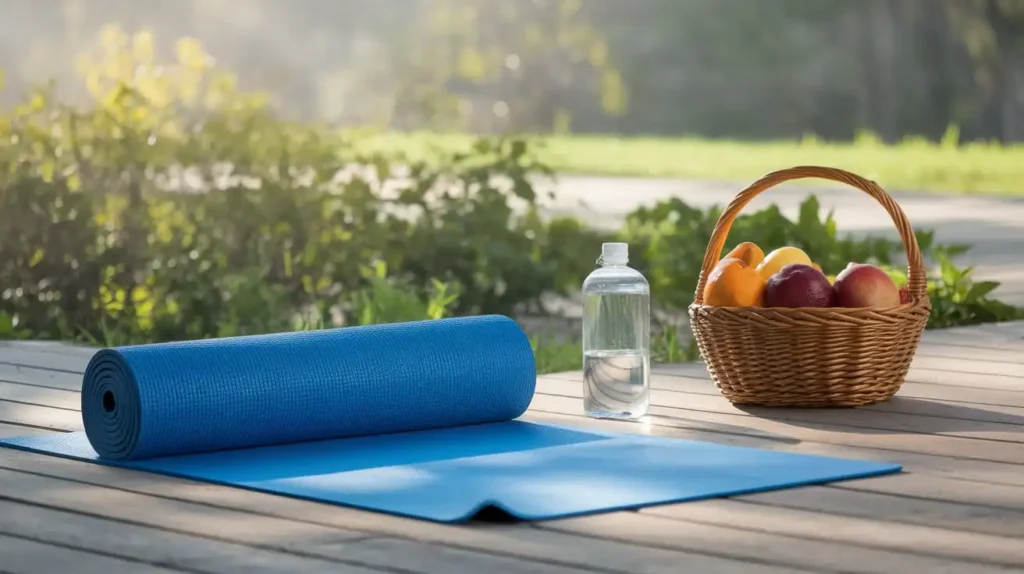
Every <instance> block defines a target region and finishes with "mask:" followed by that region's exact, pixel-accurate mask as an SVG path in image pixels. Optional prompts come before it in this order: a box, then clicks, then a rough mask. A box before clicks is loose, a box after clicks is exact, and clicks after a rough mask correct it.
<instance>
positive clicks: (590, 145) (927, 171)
mask: <svg viewBox="0 0 1024 574" xmlns="http://www.w3.org/2000/svg"><path fill="white" fill-rule="evenodd" d="M536 139H537V141H538V142H539V143H540V144H541V146H542V147H541V148H539V151H540V154H541V156H542V158H543V159H544V161H545V162H546V163H548V165H550V166H552V167H553V168H555V169H556V170H557V171H559V172H562V173H577V174H592V175H618V176H648V177H679V178H694V179H714V180H737V181H749V180H751V179H753V178H756V177H758V176H760V175H762V174H764V173H766V172H769V171H773V170H776V169H781V168H785V167H790V166H794V165H806V164H816V165H825V166H831V167H839V168H843V169H847V170H850V171H853V172H855V173H857V174H860V175H862V176H865V177H869V178H871V179H874V180H875V181H877V182H878V183H879V184H881V185H882V186H883V187H885V188H887V189H889V190H892V191H897V190H909V191H932V192H936V193H947V194H962V193H970V194H993V195H1024V145H1016V146H1000V145H997V144H968V145H963V146H956V145H954V144H953V143H952V142H954V141H955V134H951V137H950V138H949V139H948V140H947V141H946V142H944V143H941V144H937V143H931V142H927V141H924V140H908V141H906V142H904V143H901V144H899V145H893V146H889V145H884V144H882V143H880V142H879V141H878V140H877V139H875V138H872V137H870V136H866V137H862V138H859V139H858V141H856V142H852V143H826V142H822V141H817V140H813V139H805V140H803V141H776V142H743V141H728V140H702V139H691V138H678V139H658V138H618V137H599V136H554V137H544V138H536ZM374 142H375V143H374V146H375V147H376V146H378V145H379V146H387V147H391V148H394V147H398V148H401V149H404V150H406V151H408V152H409V153H410V154H412V155H413V156H419V157H422V155H421V154H423V153H425V152H426V151H427V150H428V149H429V148H430V147H431V146H438V147H441V148H444V149H448V150H451V149H455V148H468V146H469V144H470V142H471V138H470V136H466V135H456V134H425V133H415V134H386V135H382V136H378V137H376V138H374Z"/></svg>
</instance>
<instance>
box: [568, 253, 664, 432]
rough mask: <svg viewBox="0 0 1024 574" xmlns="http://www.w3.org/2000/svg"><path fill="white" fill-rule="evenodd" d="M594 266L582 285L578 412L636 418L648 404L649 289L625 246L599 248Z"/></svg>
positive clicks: (601, 416) (595, 415)
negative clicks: (581, 356) (581, 384)
mask: <svg viewBox="0 0 1024 574" xmlns="http://www.w3.org/2000/svg"><path fill="white" fill-rule="evenodd" d="M597 263H598V265H599V267H598V268H597V269H595V270H594V271H593V272H592V273H591V274H590V275H589V276H588V277H587V279H586V280H585V281H584V282H583V408H584V411H585V412H586V414H587V415H588V416H591V417H596V418H618V419H638V418H640V417H643V416H644V415H645V414H647V409H648V408H649V407H650V401H651V399H650V396H651V384H650V377H651V375H650V371H651V359H650V330H651V289H650V286H649V285H648V283H647V279H645V278H644V276H643V274H641V273H640V272H639V271H637V270H636V269H633V268H631V267H629V265H628V263H629V245H627V244H625V243H605V244H603V245H602V246H601V258H600V259H598V260H597Z"/></svg>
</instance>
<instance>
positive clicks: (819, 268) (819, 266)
mask: <svg viewBox="0 0 1024 574" xmlns="http://www.w3.org/2000/svg"><path fill="white" fill-rule="evenodd" d="M811 267H814V268H815V269H817V270H818V271H821V265H818V264H817V263H814V262H811ZM821 272H822V273H824V271H821Z"/></svg>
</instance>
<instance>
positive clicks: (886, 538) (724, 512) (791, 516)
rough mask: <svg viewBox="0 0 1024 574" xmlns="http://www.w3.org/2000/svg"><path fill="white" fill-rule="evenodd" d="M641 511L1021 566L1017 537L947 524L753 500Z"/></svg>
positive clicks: (1023, 547)
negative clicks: (924, 523) (838, 513)
mask: <svg viewBox="0 0 1024 574" xmlns="http://www.w3.org/2000/svg"><path fill="white" fill-rule="evenodd" d="M640 514H641V515H647V516H658V517H663V518H669V519H672V520H679V521H682V522H685V523H686V524H693V525H708V526H711V525H714V526H721V527H727V528H735V529H738V530H743V531H747V532H750V533H772V534H774V535H780V536H786V537H793V538H797V539H801V540H819V541H830V542H837V543H841V544H843V545H848V546H850V547H864V548H879V549H886V550H891V551H897V552H907V553H914V554H922V555H926V556H934V557H944V558H948V559H950V560H963V561H970V562H976V563H978V564H990V565H1000V566H1020V565H1022V564H1024V544H1021V542H1020V539H1019V538H1011V537H1007V536H993V535H990V534H978V533H973V532H965V531H962V530H959V529H957V527H956V525H950V528H942V527H939V526H921V525H916V524H904V523H898V522H891V521H884V520H870V519H865V518H858V517H851V516H836V515H832V514H826V513H822V512H810V511H806V510H799V509H792V508H783V507H779V506H770V505H765V504H752V503H749V502H743V501H740V500H710V501H702V502H695V503H687V504H674V505H666V506H658V507H652V508H648V509H644V510H641V511H640ZM665 528H666V529H668V528H669V525H665ZM909 570H910V568H909V567H908V566H904V567H903V568H896V569H893V570H891V572H895V571H909ZM926 571H927V568H926ZM959 571H963V569H961V570H959ZM971 571H972V572H973V571H974V570H971Z"/></svg>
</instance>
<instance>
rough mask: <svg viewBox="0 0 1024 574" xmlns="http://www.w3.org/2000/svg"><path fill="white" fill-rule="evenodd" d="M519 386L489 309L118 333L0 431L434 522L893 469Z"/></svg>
mask: <svg viewBox="0 0 1024 574" xmlns="http://www.w3.org/2000/svg"><path fill="white" fill-rule="evenodd" d="M535 385H536V367H535V364H534V356H533V352H532V349H531V347H530V343H529V341H528V339H527V338H526V335H525V334H524V333H523V331H522V330H521V329H520V328H519V326H518V325H517V324H516V323H515V322H514V321H512V320H511V319H509V318H507V317H501V316H482V317H469V318H454V319H443V320H436V321H420V322H411V323H396V324H389V325H375V326H366V327H350V328H343V329H331V330H322V331H312V332H303V333H286V334H275V335H261V336H249V337H233V338H224V339H211V340H202V341H190V342H182V343H164V344H156V345H138V346H129V347H120V348H116V349H104V350H101V351H99V352H97V353H96V355H95V356H94V357H93V359H92V360H91V361H90V363H89V366H88V367H87V369H86V373H85V376H84V378H83V384H82V418H83V423H84V427H85V432H84V433H67V434H51V435H41V436H28V437H15V438H11V439H6V440H0V445H3V446H8V447H12V448H18V449H23V450H28V451H33V452H38V453H44V454H50V455H56V456H62V457H68V458H73V459H77V460H83V461H88V462H95V463H99V464H106V465H111V466H119V467H126V468H132V469H137V470H144V471H149V472H154V473H159V474H165V475H171V476H178V477H184V478H190V479H195V480H201V481H206V482H211V483H217V484H224V485H230V486H236V487H241V488H248V489H253V490H258V491H263V492H270V493H275V494H282V495H289V496H294V497H299V498H306V499H311V500H316V501H322V502H331V503H337V504H343V505H347V506H354V507H359V508H365V509H369V510H375V511H380V512H387V513H392V514H397V515H403V516H410V517H416V518H423V519H428V520H434V521H440V522H460V521H464V520H467V519H470V518H472V517H474V516H476V515H478V514H479V513H481V512H483V511H485V510H490V509H498V510H500V511H502V512H504V513H507V514H509V515H511V516H512V517H515V518H520V519H528V520H540V519H550V518H560V517H566V516H573V515H580V514H588V513H594V512H602V511H610V510H618V509H626V508H639V507H643V506H649V505H654V504H663V503H670V502H679V501H684V500H694V499H701V498H708V497H715V496H726V495H731V494H739V493H748V492H756V491H763V490H770V489H776V488H783V487H788V486H796V485H803V484H815V483H822V482H828V481H834V480H841V479H849V478H859V477H866V476H873V475H878V474H884V473H889V472H896V471H899V470H900V467H899V466H898V465H892V464H886V463H876V462H869V461H859V460H847V459H838V458H830V457H819V456H808V455H799V454H792V453H783V452H776V451H771V450H761V449H751V448H741V447H730V446H724V445H718V444H712V443H703V442H694V441H684V440H675V439H666V438H656V437H650V436H644V435H639V434H632V433H608V432H595V431H591V430H584V429H576V428H570V427H566V426H561V425H550V424H539V423H534V422H528V421H525V420H522V419H520V417H521V416H522V415H523V414H524V413H525V411H526V409H527V407H528V406H529V404H530V402H531V400H532V399H533V394H534V389H535Z"/></svg>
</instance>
